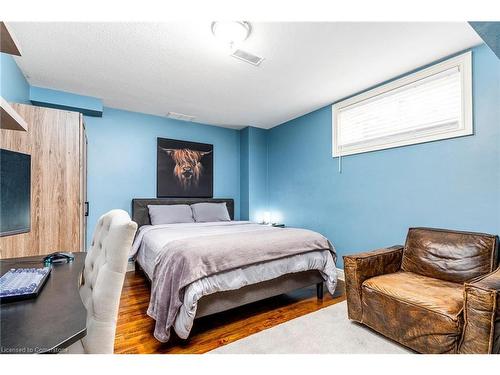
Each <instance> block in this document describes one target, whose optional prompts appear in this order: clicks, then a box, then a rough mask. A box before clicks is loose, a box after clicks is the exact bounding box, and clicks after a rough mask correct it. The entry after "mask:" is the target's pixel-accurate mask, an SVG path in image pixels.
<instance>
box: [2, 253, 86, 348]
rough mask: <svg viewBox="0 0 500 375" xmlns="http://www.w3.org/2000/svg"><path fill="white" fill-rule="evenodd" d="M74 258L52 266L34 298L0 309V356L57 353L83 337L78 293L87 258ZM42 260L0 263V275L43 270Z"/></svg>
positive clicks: (81, 255)
mask: <svg viewBox="0 0 500 375" xmlns="http://www.w3.org/2000/svg"><path fill="white" fill-rule="evenodd" d="M74 255H75V260H74V261H73V262H71V263H62V264H55V265H53V266H52V272H51V273H50V276H49V278H48V280H47V282H46V283H45V286H44V287H43V289H42V291H41V292H40V295H39V296H38V297H37V298H33V299H27V300H23V301H17V302H8V303H2V304H1V305H0V320H1V327H0V353H5V354H7V353H11V354H15V353H46V352H58V351H61V349H63V348H66V347H68V346H69V345H71V344H73V343H74V342H75V341H77V340H79V339H81V338H82V337H83V336H85V335H86V333H87V329H86V319H87V310H86V309H85V306H83V303H82V300H81V298H80V294H79V293H78V288H79V284H80V275H81V273H82V270H83V266H84V262H85V256H86V254H85V253H74ZM42 258H43V257H41V256H35V257H26V258H11V259H2V260H0V272H1V275H3V274H4V273H5V272H7V271H8V270H9V269H11V268H20V267H26V268H30V267H42V266H43V264H42ZM37 261H39V262H40V263H33V262H37Z"/></svg>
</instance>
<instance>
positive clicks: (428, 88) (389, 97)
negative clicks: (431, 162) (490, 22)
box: [332, 52, 472, 157]
mask: <svg viewBox="0 0 500 375" xmlns="http://www.w3.org/2000/svg"><path fill="white" fill-rule="evenodd" d="M471 74H472V72H471V52H467V53H464V54H462V55H459V56H456V57H453V58H451V59H448V60H446V61H443V62H441V63H438V64H435V65H433V66H431V67H429V68H426V69H423V70H420V71H418V72H416V73H413V74H410V75H408V76H405V77H403V78H400V79H397V80H395V81H393V82H390V83H387V84H385V85H382V86H380V87H377V88H375V89H372V90H369V91H367V92H364V93H362V94H359V95H356V96H354V97H352V98H349V99H346V100H343V101H341V102H338V103H335V104H334V105H333V119H332V137H333V156H334V157H335V156H344V155H352V154H358V153H361V152H368V151H375V150H383V149H386V148H392V147H398V146H404V145H411V144H416V143H422V142H429V141H436V140H439V139H446V138H453V137H460V136H464V135H470V134H472V84H471V80H472V79H471Z"/></svg>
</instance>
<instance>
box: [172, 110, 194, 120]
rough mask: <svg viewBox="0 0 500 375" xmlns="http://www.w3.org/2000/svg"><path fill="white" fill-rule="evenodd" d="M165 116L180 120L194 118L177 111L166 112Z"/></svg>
mask: <svg viewBox="0 0 500 375" xmlns="http://www.w3.org/2000/svg"><path fill="white" fill-rule="evenodd" d="M167 117H169V118H173V119H175V120H181V121H193V120H194V119H195V117H194V116H189V115H184V114H182V113H177V112H168V113H167Z"/></svg>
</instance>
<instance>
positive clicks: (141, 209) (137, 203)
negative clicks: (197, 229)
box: [132, 198, 234, 228]
mask: <svg viewBox="0 0 500 375" xmlns="http://www.w3.org/2000/svg"><path fill="white" fill-rule="evenodd" d="M200 202H210V203H223V202H226V206H227V210H228V212H229V217H230V218H231V220H234V200H233V199H224V198H220V199H219V198H135V199H132V220H133V221H135V222H136V223H137V226H138V227H139V228H140V227H142V226H143V225H151V220H150V219H149V211H148V204H151V205H153V204H193V203H200Z"/></svg>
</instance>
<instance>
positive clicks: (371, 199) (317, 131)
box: [268, 45, 500, 266]
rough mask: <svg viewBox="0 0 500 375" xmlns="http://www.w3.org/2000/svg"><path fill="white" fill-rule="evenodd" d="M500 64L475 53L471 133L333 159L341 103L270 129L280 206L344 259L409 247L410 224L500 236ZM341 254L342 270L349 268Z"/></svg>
mask: <svg viewBox="0 0 500 375" xmlns="http://www.w3.org/2000/svg"><path fill="white" fill-rule="evenodd" d="M499 101H500V61H499V60H498V59H497V57H496V56H495V55H494V54H493V52H492V51H491V50H490V49H488V48H487V47H486V46H485V45H482V46H480V47H477V48H475V49H473V105H474V131H475V134H474V135H473V136H469V137H463V138H456V139H450V140H445V141H438V142H431V143H426V144H419V145H414V146H407V147H400V148H394V149H389V150H383V151H377V152H370V153H364V154H358V155H352V156H347V157H344V158H343V169H342V173H341V174H340V173H339V172H338V159H337V158H335V159H334V158H332V157H331V139H332V138H331V135H332V133H331V106H327V107H324V108H321V109H319V110H317V111H315V112H312V113H309V114H307V115H305V116H302V117H299V118H297V119H294V120H292V121H289V122H287V123H285V124H282V125H280V126H278V127H275V128H273V129H271V130H270V133H269V139H268V141H269V193H270V194H269V201H270V202H271V205H270V210H271V211H272V212H273V214H274V215H275V216H278V217H280V218H281V220H282V221H283V222H284V223H286V224H287V225H289V226H300V227H305V228H310V229H313V230H317V231H319V232H321V233H322V234H324V235H325V236H327V237H328V238H329V239H330V240H331V241H332V242H333V243H334V245H335V247H336V248H337V251H338V254H339V255H345V254H349V253H354V252H358V251H361V250H369V249H374V248H377V247H382V246H388V245H393V244H398V243H403V241H404V238H405V235H406V232H407V230H408V227H411V226H432V227H443V228H454V229H463V230H473V231H484V232H490V233H500V159H499V158H500V102H499ZM342 264H343V262H342V259H341V258H340V257H339V261H338V265H339V266H342Z"/></svg>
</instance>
